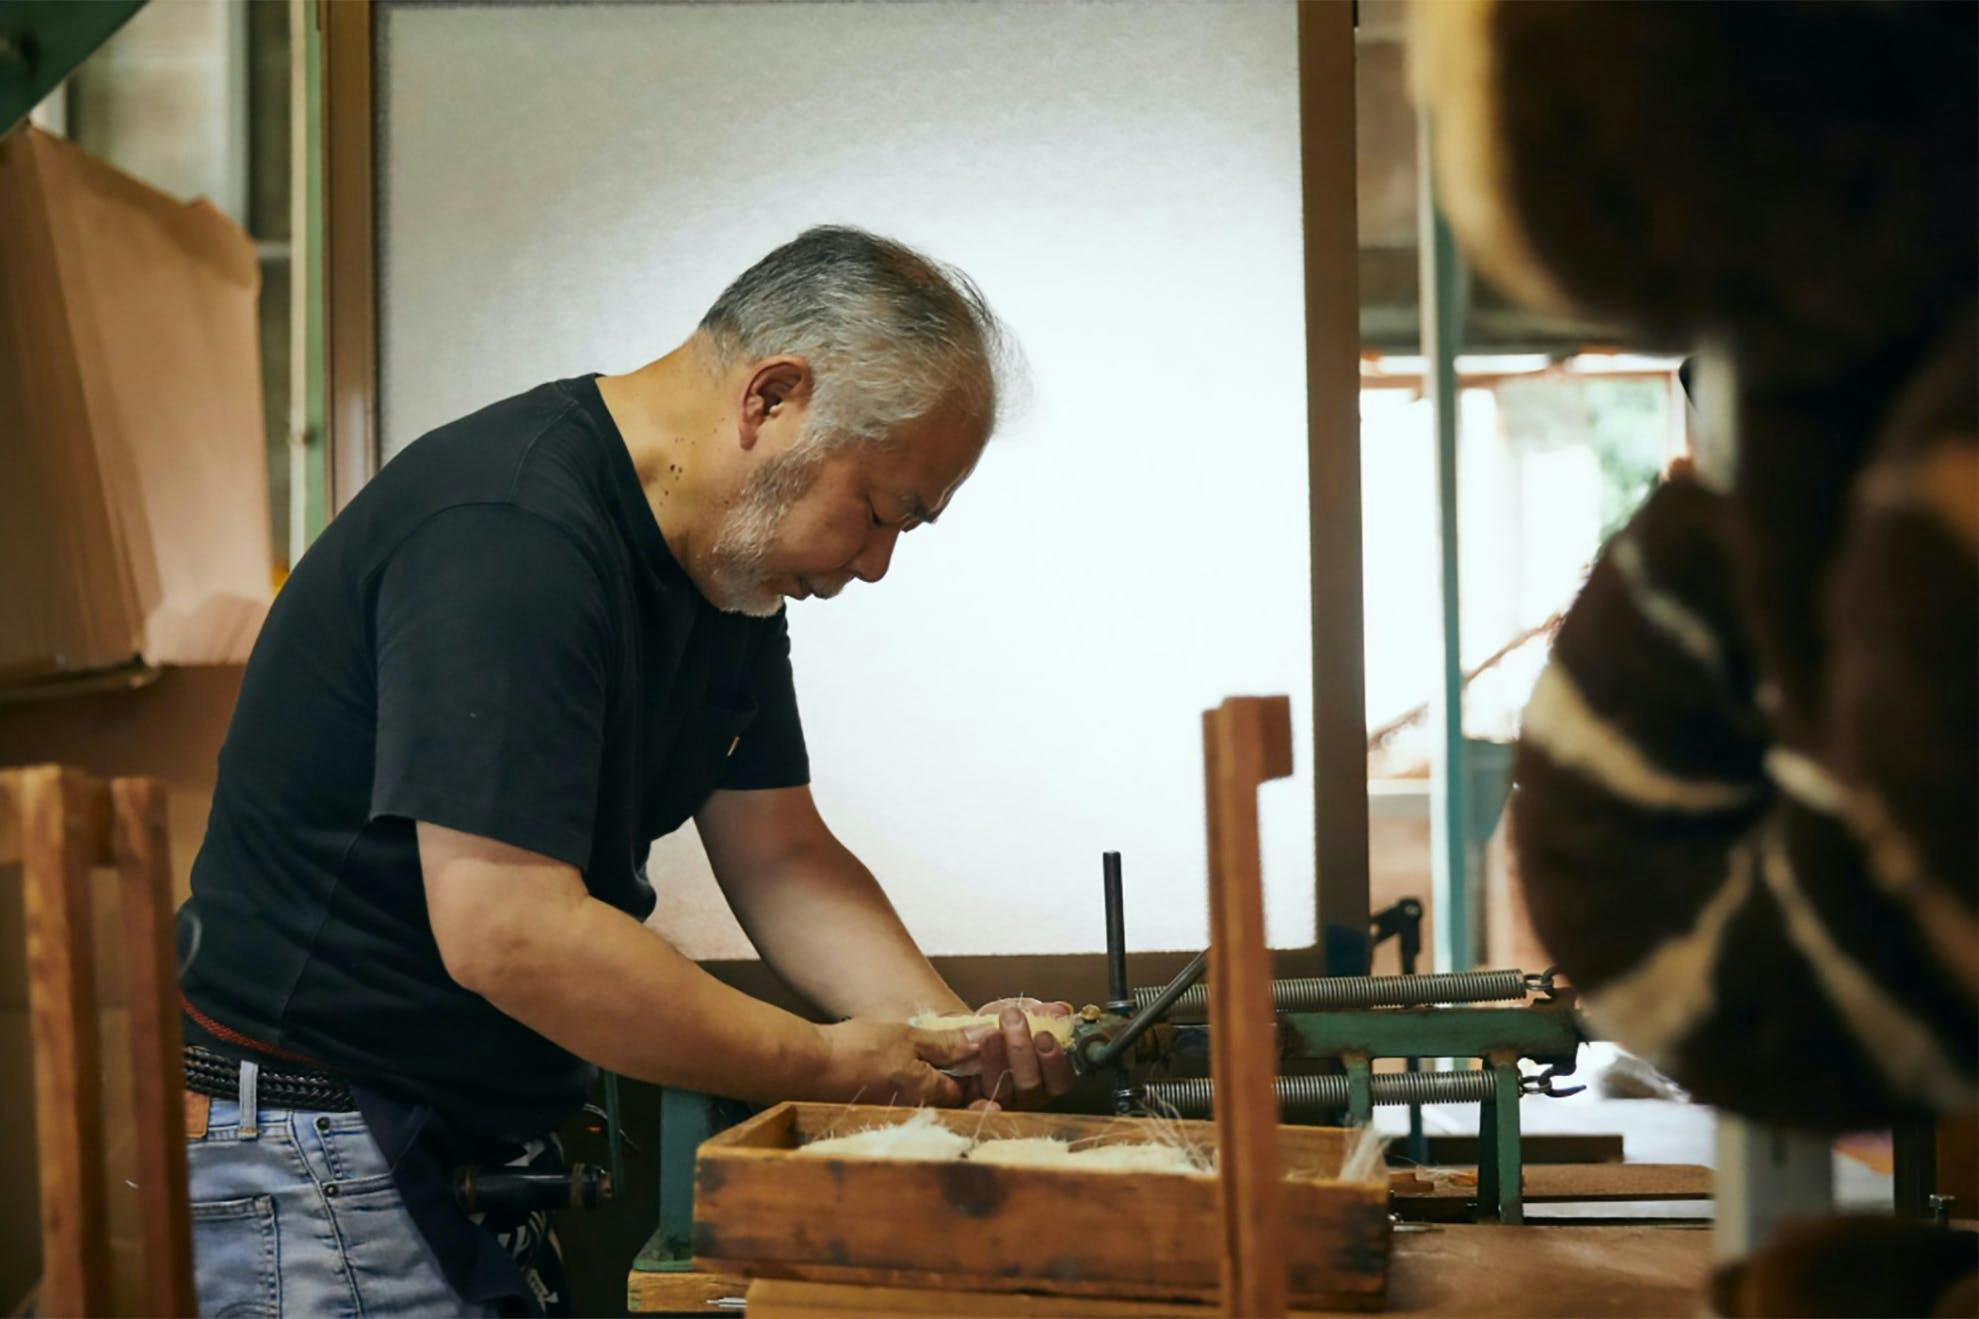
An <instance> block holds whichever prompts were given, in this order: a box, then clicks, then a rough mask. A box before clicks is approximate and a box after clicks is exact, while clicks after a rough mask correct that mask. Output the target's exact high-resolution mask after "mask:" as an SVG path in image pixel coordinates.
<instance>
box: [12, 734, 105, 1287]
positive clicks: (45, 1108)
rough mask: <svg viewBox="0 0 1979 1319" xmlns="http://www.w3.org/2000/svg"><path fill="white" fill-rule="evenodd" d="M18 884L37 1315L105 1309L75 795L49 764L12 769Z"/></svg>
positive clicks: (85, 830) (89, 955)
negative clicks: (37, 1191)
mask: <svg viewBox="0 0 1979 1319" xmlns="http://www.w3.org/2000/svg"><path fill="white" fill-rule="evenodd" d="M19 784H20V795H21V814H22V829H21V834H22V837H21V881H22V884H23V887H24V889H25V898H26V901H25V904H24V905H25V907H26V915H27V988H28V1022H29V1028H30V1030H31V1032H32V1034H33V1037H34V1109H35V1130H36V1145H37V1148H38V1150H39V1152H40V1160H41V1247H42V1283H41V1296H40V1300H39V1303H38V1305H37V1309H38V1310H39V1311H40V1312H41V1313H42V1314H56V1315H72V1314H102V1313H104V1312H105V1311H106V1310H107V1309H108V1307H109V1300H110V1295H109V1281H110V1258H109V1250H108V1246H107V1237H106V1234H105V1227H106V1221H105V1213H104V1207H105V1206H104V1184H103V1183H104V1170H103V1132H102V1114H103V1102H102V1093H101V1092H102V1083H101V1076H102V1071H101V1068H100V1065H99V1064H100V1058H99V1050H98V1047H97V1003H96V959H95V957H94V954H93V949H92V947H91V924H90V910H91V907H90V900H89V870H90V865H91V863H92V862H93V861H94V859H95V858H94V856H93V851H94V848H93V847H92V845H91V835H92V832H93V831H92V830H91V829H90V827H89V809H88V803H87V802H85V801H84V800H83V797H84V796H85V795H86V793H87V786H86V785H85V784H83V783H82V782H81V780H80V779H79V777H78V776H76V775H73V774H69V773H65V772H64V771H63V770H61V769H59V768H57V767H55V766H52V765H42V766H37V767H35V768H33V769H28V770H23V771H22V772H21V774H20V778H19Z"/></svg>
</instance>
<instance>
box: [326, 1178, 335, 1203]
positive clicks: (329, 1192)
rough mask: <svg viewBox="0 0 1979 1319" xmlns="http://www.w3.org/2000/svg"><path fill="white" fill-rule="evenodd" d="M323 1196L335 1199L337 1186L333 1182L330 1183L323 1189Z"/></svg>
mask: <svg viewBox="0 0 1979 1319" xmlns="http://www.w3.org/2000/svg"><path fill="white" fill-rule="evenodd" d="M323 1194H324V1195H327V1196H329V1197H330V1198H331V1199H332V1200H334V1199H336V1198H337V1184H336V1183H335V1182H331V1183H330V1184H329V1185H328V1186H326V1187H324V1188H323Z"/></svg>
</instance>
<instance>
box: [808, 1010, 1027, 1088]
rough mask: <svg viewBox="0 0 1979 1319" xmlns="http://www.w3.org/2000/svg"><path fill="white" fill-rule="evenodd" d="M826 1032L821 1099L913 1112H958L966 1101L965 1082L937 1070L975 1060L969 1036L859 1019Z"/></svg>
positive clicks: (842, 1023) (955, 1032)
mask: <svg viewBox="0 0 1979 1319" xmlns="http://www.w3.org/2000/svg"><path fill="white" fill-rule="evenodd" d="M824 1032H825V1039H826V1041H827V1042H828V1044H829V1046H830V1049H831V1052H830V1055H829V1057H828V1058H827V1061H826V1063H825V1073H824V1075H823V1076H822V1077H821V1078H819V1079H820V1082H821V1084H820V1087H819V1088H820V1090H821V1091H822V1093H821V1095H820V1098H826V1099H842V1100H844V1101H846V1102H847V1103H859V1104H902V1105H905V1106H907V1107H910V1108H911V1107H918V1106H919V1105H922V1104H931V1105H933V1106H935V1107H938V1108H954V1107H956V1106H957V1105H959V1104H960V1103H961V1102H962V1101H963V1099H964V1098H965V1094H964V1091H963V1089H962V1085H961V1083H960V1082H959V1081H957V1080H956V1079H955V1078H954V1077H952V1076H948V1075H946V1074H944V1073H942V1072H940V1071H937V1070H936V1069H937V1068H940V1067H947V1066H951V1065H953V1064H955V1063H960V1062H967V1061H968V1060H969V1059H971V1058H974V1057H975V1056H976V1050H977V1048H978V1044H977V1041H976V1039H974V1038H972V1036H971V1033H970V1032H967V1031H959V1030H923V1029H921V1028H920V1027H918V1026H909V1025H906V1024H904V1023H902V1022H895V1021H871V1020H866V1019H864V1018H859V1017H855V1018H853V1019H852V1020H851V1021H841V1022H839V1023H838V1024H837V1025H835V1026H827V1027H825V1028H824ZM1026 1033H1027V1034H1028V1032H1026Z"/></svg>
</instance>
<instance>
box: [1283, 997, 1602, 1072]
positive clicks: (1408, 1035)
mask: <svg viewBox="0 0 1979 1319" xmlns="http://www.w3.org/2000/svg"><path fill="white" fill-rule="evenodd" d="M1278 1031H1279V1041H1280V1049H1281V1052H1282V1053H1284V1055H1285V1056H1287V1057H1293V1058H1348V1057H1351V1056H1352V1055H1355V1054H1359V1055H1362V1056H1364V1057H1373V1058H1483V1057H1486V1056H1488V1055H1490V1054H1492V1053H1494V1052H1497V1051H1501V1050H1502V1051H1506V1052H1509V1053H1512V1054H1515V1055H1516V1056H1518V1057H1521V1058H1530V1059H1532V1060H1533V1061H1534V1062H1537V1063H1546V1064H1556V1065H1559V1066H1561V1067H1571V1066H1572V1065H1573V1061H1574V1057H1575V1053H1576V1051H1577V1050H1578V1049H1579V1047H1580V1045H1581V1042H1582V1041H1583V1040H1584V1039H1585V1038H1586V1036H1585V1035H1584V1034H1583V1032H1582V1030H1581V1026H1580V1021H1579V1019H1578V1018H1577V1017H1576V1016H1575V1015H1574V1012H1573V1009H1572V1008H1571V1007H1570V1006H1568V1005H1567V1004H1566V1003H1559V1004H1547V1003H1534V1004H1531V1005H1530V1006H1527V1007H1523V1008H1475V1007H1459V1006H1452V1007H1433V1008H1361V1009H1355V1010H1346V1011H1339V1012H1287V1013H1283V1014H1281V1015H1280V1016H1279V1018H1278Z"/></svg>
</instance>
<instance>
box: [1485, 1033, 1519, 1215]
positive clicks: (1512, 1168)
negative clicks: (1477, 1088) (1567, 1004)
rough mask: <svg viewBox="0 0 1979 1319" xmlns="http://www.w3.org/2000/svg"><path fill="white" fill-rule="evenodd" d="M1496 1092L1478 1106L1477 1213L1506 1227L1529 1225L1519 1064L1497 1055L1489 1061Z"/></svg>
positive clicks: (1507, 1056)
mask: <svg viewBox="0 0 1979 1319" xmlns="http://www.w3.org/2000/svg"><path fill="white" fill-rule="evenodd" d="M1488 1065H1489V1066H1490V1068H1491V1075H1492V1079H1493V1080H1494V1081H1495V1082H1496V1083H1497V1084H1496V1087H1495V1089H1496V1093H1495V1094H1494V1095H1493V1096H1492V1098H1490V1099H1489V1100H1486V1101H1485V1102H1484V1103H1482V1104H1480V1105H1478V1115H1477V1212H1478V1217H1479V1218H1489V1217H1495V1218H1496V1219H1497V1221H1498V1222H1500V1223H1503V1224H1518V1223H1523V1222H1525V1163H1524V1160H1523V1157H1522V1155H1521V1152H1520V1148H1519V1062H1518V1058H1517V1056H1516V1055H1511V1054H1503V1053H1499V1054H1494V1055H1493V1056H1492V1058H1491V1059H1489V1061H1488Z"/></svg>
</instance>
